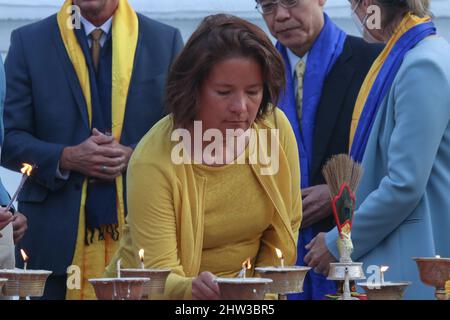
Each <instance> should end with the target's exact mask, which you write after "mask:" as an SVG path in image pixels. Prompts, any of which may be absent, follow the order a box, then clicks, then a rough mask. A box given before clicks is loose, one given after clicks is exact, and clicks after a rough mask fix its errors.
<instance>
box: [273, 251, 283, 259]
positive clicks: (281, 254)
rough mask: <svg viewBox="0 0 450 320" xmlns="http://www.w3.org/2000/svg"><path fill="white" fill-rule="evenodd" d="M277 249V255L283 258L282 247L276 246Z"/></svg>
mask: <svg viewBox="0 0 450 320" xmlns="http://www.w3.org/2000/svg"><path fill="white" fill-rule="evenodd" d="M275 251H276V253H277V257H278V258H279V259H283V252H282V251H281V250H280V249H278V248H275Z"/></svg>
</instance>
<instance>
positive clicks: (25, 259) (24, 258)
mask: <svg viewBox="0 0 450 320" xmlns="http://www.w3.org/2000/svg"><path fill="white" fill-rule="evenodd" d="M20 253H21V254H22V258H23V261H24V262H27V261H28V256H27V254H26V253H25V251H23V249H20Z"/></svg>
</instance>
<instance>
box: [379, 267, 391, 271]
mask: <svg viewBox="0 0 450 320" xmlns="http://www.w3.org/2000/svg"><path fill="white" fill-rule="evenodd" d="M388 269H389V267H388V266H381V269H380V270H381V272H386V271H387V270H388Z"/></svg>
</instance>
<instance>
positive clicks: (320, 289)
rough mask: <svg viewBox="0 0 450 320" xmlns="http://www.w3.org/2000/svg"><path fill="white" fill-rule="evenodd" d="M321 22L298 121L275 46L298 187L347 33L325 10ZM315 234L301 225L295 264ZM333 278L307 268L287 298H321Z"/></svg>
mask: <svg viewBox="0 0 450 320" xmlns="http://www.w3.org/2000/svg"><path fill="white" fill-rule="evenodd" d="M324 18H325V23H324V26H323V28H322V30H321V32H320V34H319V36H318V37H317V39H316V41H315V42H314V44H313V46H312V47H311V50H310V51H309V53H308V60H307V62H306V70H305V76H304V81H303V107H302V122H301V124H300V121H299V119H298V115H297V107H296V100H295V95H296V87H295V85H294V79H293V77H292V74H291V66H290V62H289V58H288V55H287V51H286V48H285V47H284V46H283V45H282V44H281V43H277V49H278V50H279V51H280V53H281V55H282V56H283V59H284V62H285V68H286V90H285V92H284V95H283V96H282V98H281V100H280V101H279V103H278V106H279V107H280V109H281V110H283V111H284V113H285V114H286V116H287V117H288V119H289V122H290V123H291V126H292V129H293V130H294V133H295V137H296V139H297V146H298V151H299V159H300V172H301V187H302V188H307V187H309V186H310V176H309V175H310V170H311V161H312V154H313V141H314V129H315V123H316V114H317V108H318V106H319V103H320V98H321V96H322V89H323V84H324V82H325V78H326V77H327V75H328V74H329V73H330V71H331V69H332V68H333V66H334V64H335V63H336V61H337V59H338V58H339V56H340V55H341V53H342V50H343V48H344V43H345V39H346V38H347V35H346V34H345V32H344V31H342V30H341V29H339V28H338V27H337V26H336V25H335V24H334V23H333V22H332V21H331V20H330V19H329V18H328V16H327V15H326V14H325V15H324ZM315 236H316V235H315V234H314V230H313V228H312V227H309V228H305V229H302V230H301V231H300V233H299V239H298V249H297V265H304V262H303V259H304V257H305V255H306V254H307V250H306V249H305V245H307V244H308V243H309V242H310V241H311V240H312V239H313V238H314V237H315ZM334 291H335V285H334V283H333V282H331V281H328V280H326V278H325V277H324V276H323V275H321V274H318V273H315V272H313V271H311V272H308V275H307V277H306V279H305V283H304V292H303V293H302V294H299V295H292V296H291V297H290V299H302V300H309V299H322V298H323V296H324V295H325V294H327V293H330V292H334Z"/></svg>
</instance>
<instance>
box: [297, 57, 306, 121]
mask: <svg viewBox="0 0 450 320" xmlns="http://www.w3.org/2000/svg"><path fill="white" fill-rule="evenodd" d="M305 69H306V64H305V62H304V61H303V60H300V61H299V62H297V64H296V65H295V76H296V77H297V97H296V104H297V115H298V119H299V121H300V123H301V121H302V107H303V77H304V76H305Z"/></svg>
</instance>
